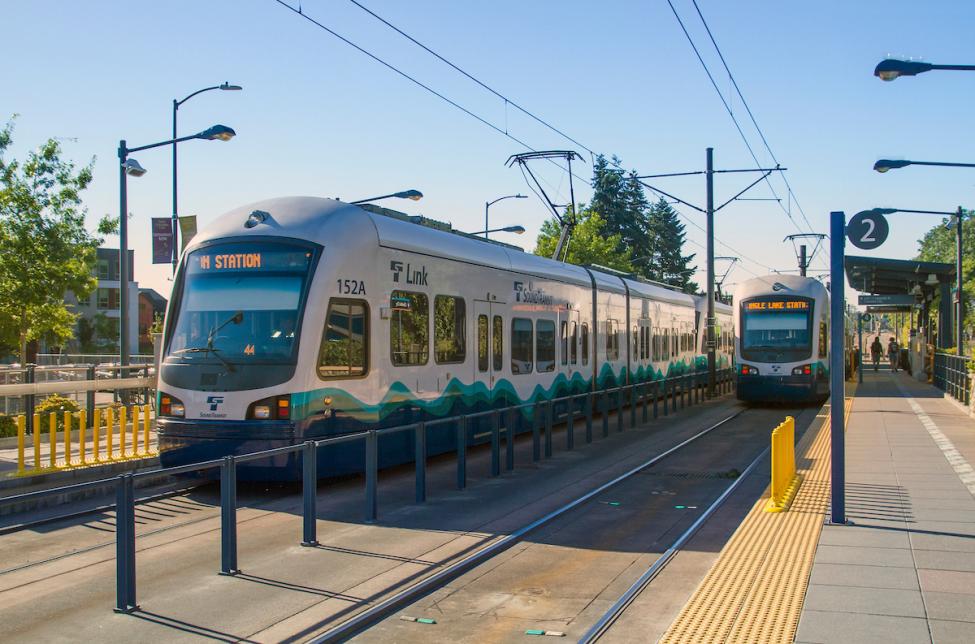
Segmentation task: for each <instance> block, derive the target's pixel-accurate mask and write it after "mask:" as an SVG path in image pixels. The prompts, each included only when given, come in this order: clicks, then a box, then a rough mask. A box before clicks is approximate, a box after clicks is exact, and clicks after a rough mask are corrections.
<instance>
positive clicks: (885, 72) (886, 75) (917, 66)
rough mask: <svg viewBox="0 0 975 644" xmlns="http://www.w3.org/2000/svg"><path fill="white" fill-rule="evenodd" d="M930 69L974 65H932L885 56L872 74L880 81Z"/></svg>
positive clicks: (971, 68) (965, 68)
mask: <svg viewBox="0 0 975 644" xmlns="http://www.w3.org/2000/svg"><path fill="white" fill-rule="evenodd" d="M932 69H950V70H955V71H975V65H934V64H932V63H922V62H918V61H915V60H897V59H896V58H887V59H886V60H882V61H880V63H878V64H877V67H876V68H874V70H873V75H874V76H876V77H877V78H879V79H880V80H882V81H892V80H895V79H897V78H900V77H901V76H917V75H918V74H923V73H924V72H929V71H931V70H932Z"/></svg>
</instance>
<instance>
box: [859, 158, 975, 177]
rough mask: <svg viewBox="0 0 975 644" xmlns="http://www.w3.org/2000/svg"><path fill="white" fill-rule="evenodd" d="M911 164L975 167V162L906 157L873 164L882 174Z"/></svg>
mask: <svg viewBox="0 0 975 644" xmlns="http://www.w3.org/2000/svg"><path fill="white" fill-rule="evenodd" d="M909 165H935V166H940V167H946V168H975V163H948V162H946V161H906V160H904V159H881V160H880V161H877V162H876V163H874V164H873V169H874V170H876V171H877V172H880V173H881V174H882V173H884V172H887V171H888V170H896V169H898V168H906V167H907V166H909Z"/></svg>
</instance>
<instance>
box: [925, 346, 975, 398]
mask: <svg viewBox="0 0 975 644" xmlns="http://www.w3.org/2000/svg"><path fill="white" fill-rule="evenodd" d="M968 360H969V359H968V358H965V357H964V356H954V355H951V354H950V353H935V354H934V386H935V387H937V388H938V389H940V390H941V391H943V392H945V393H946V394H948V395H949V396H951V397H952V398H954V399H955V400H957V401H958V402H960V403H962V404H964V405H968V404H969V403H970V402H971V400H970V396H971V391H972V380H971V376H970V375H969V373H968Z"/></svg>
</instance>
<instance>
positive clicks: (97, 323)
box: [64, 248, 165, 354]
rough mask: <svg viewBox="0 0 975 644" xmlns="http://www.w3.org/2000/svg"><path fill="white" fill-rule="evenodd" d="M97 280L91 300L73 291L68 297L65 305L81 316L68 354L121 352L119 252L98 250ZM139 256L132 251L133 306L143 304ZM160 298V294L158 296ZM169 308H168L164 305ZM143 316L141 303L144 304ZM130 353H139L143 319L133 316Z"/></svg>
mask: <svg viewBox="0 0 975 644" xmlns="http://www.w3.org/2000/svg"><path fill="white" fill-rule="evenodd" d="M96 252H97V255H96V263H95V267H96V268H95V277H96V278H98V286H97V287H96V288H95V289H94V290H93V291H92V292H91V293H89V294H88V296H87V297H83V298H78V297H77V296H75V294H74V293H71V292H70V291H69V292H68V293H65V295H64V302H65V304H67V305H68V306H69V308H70V309H71V310H72V311H74V312H75V313H77V314H79V317H78V321H77V322H76V327H75V337H74V338H73V339H72V340H70V341H69V342H68V344H67V346H66V347H64V349H65V351H64V352H65V353H107V354H118V352H119V345H118V343H119V308H118V307H119V293H120V290H121V288H122V286H121V285H122V281H121V280H120V279H119V277H120V276H119V249H117V248H99V249H97V251H96ZM134 265H135V252H134V251H131V250H130V251H129V275H128V279H127V280H125V285H126V288H128V289H129V302H132V303H133V304H134V303H135V302H140V298H139V284H138V282H136V281H135V271H134V269H133V266H134ZM153 292H154V293H155V291H153ZM156 295H157V296H158V293H157V294H156ZM163 306H164V307H165V304H164V305H163ZM140 313H141V302H140ZM129 351H130V352H131V353H132V354H137V353H139V316H137V315H129Z"/></svg>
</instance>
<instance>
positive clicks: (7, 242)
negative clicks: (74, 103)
mask: <svg viewBox="0 0 975 644" xmlns="http://www.w3.org/2000/svg"><path fill="white" fill-rule="evenodd" d="M12 142H13V123H12V121H11V122H8V123H7V124H6V126H4V128H3V129H2V130H0V331H3V330H8V332H10V333H12V334H13V337H7V338H5V339H4V340H3V342H7V343H10V344H15V345H16V346H17V347H18V348H19V357H20V359H21V361H23V360H25V358H26V352H27V343H28V342H30V341H32V340H36V339H38V338H40V337H41V336H45V337H52V338H56V339H60V340H66V339H68V338H70V337H71V336H72V334H73V331H74V321H75V317H76V316H75V315H74V314H73V313H71V312H70V311H68V309H67V308H66V307H65V304H64V294H65V292H66V291H72V292H74V293H76V294H78V295H81V296H84V295H86V294H88V293H89V292H91V290H92V289H93V288H94V287H95V285H96V283H97V282H96V280H95V279H94V278H93V277H92V272H93V268H94V265H95V249H96V248H97V247H98V245H99V243H101V240H100V239H98V238H97V237H94V236H93V235H91V234H89V232H88V231H87V230H86V229H85V214H86V210H85V208H84V207H82V205H81V192H82V191H83V190H85V188H87V187H88V185H89V184H90V183H91V180H92V167H93V164H94V159H92V161H91V162H89V164H88V165H86V166H84V167H82V168H81V169H76V168H75V164H74V163H73V162H71V161H67V160H64V159H62V158H61V154H62V150H61V145H60V143H58V141H56V140H55V139H49V140H48V141H47V142H46V143H44V144H43V145H41V146H40V147H39V148H38V149H37V150H35V151H32V152H29V153H28V154H27V158H26V160H25V161H24V162H23V163H21V162H18V161H17V160H14V159H11V160H7V159H5V158H4V153H5V152H6V151H7V149H8V148H9V147H10V145H11V144H12ZM98 231H99V233H102V234H108V233H111V232H113V231H114V225H113V223H112V222H110V220H108V219H103V220H102V222H101V223H100V224H99V229H98Z"/></svg>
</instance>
